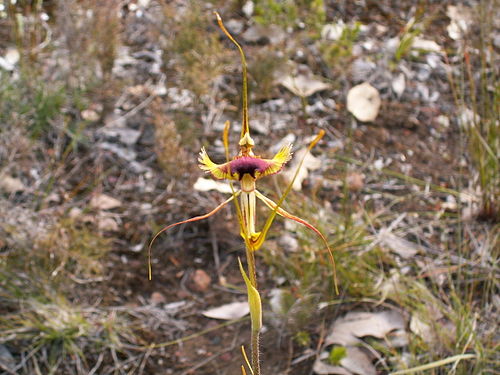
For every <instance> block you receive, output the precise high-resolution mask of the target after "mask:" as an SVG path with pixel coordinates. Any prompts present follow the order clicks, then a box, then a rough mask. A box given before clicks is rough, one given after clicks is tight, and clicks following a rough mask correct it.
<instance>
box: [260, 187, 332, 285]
mask: <svg viewBox="0 0 500 375" xmlns="http://www.w3.org/2000/svg"><path fill="white" fill-rule="evenodd" d="M255 195H256V197H257V198H259V199H260V200H261V201H262V202H264V204H265V205H266V206H267V207H269V208H270V209H271V210H276V213H277V214H278V215H280V216H282V217H284V218H286V219H291V220H293V221H296V222H297V223H299V224H302V225H304V226H305V227H307V228H309V229H311V230H312V231H313V232H314V233H316V234H317V235H318V236H319V237H320V238H321V240H322V241H323V243H324V244H325V246H326V248H327V250H328V257H329V258H330V262H331V263H332V267H333V281H334V285H335V293H337V294H339V288H338V282H337V266H336V264H335V258H334V257H333V252H332V249H331V248H330V245H329V244H328V241H327V240H326V237H325V236H324V235H323V233H321V232H320V231H319V229H317V228H316V227H315V226H314V225H312V224H311V223H309V222H307V221H306V220H304V219H301V218H300V217H298V216H295V215H292V214H291V213H289V212H288V211H286V210H284V209H283V208H281V207H278V205H277V204H276V203H275V202H274V201H273V200H271V199H269V198H268V197H266V196H265V195H264V194H262V193H260V192H259V191H257V190H255Z"/></svg>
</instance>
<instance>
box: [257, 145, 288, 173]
mask: <svg viewBox="0 0 500 375" xmlns="http://www.w3.org/2000/svg"><path fill="white" fill-rule="evenodd" d="M291 158H292V145H291V144H288V145H286V146H283V147H282V148H281V149H280V150H279V151H278V153H277V154H276V155H274V157H273V158H272V159H264V161H265V162H267V163H269V166H268V167H267V168H266V169H265V170H264V171H263V172H258V175H256V177H257V178H258V177H264V176H269V175H270V174H274V173H278V172H279V171H281V169H282V168H283V166H284V165H285V164H286V163H287V162H288V161H289V160H290V159H291Z"/></svg>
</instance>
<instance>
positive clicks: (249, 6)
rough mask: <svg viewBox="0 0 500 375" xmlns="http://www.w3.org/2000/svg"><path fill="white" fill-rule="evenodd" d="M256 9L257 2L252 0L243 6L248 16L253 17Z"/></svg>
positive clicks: (244, 12)
mask: <svg viewBox="0 0 500 375" xmlns="http://www.w3.org/2000/svg"><path fill="white" fill-rule="evenodd" d="M254 9H255V4H254V3H253V1H251V0H248V1H247V2H246V3H245V4H244V5H243V7H242V8H241V10H242V11H243V14H244V15H245V17H246V18H250V17H252V15H253V11H254Z"/></svg>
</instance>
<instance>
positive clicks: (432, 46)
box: [411, 37, 442, 53]
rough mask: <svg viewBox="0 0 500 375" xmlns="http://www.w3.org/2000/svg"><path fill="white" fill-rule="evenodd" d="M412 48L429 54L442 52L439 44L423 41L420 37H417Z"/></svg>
mask: <svg viewBox="0 0 500 375" xmlns="http://www.w3.org/2000/svg"><path fill="white" fill-rule="evenodd" d="M411 47H412V48H414V49H422V50H425V51H429V52H438V53H440V52H442V48H441V46H440V45H439V44H437V43H436V42H435V41H433V40H428V39H422V38H419V37H415V38H414V39H413V43H412V45H411Z"/></svg>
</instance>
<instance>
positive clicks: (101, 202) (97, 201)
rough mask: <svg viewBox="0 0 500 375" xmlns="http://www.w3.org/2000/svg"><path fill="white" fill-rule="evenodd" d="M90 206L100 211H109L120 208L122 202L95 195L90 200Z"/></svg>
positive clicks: (102, 195) (103, 195) (106, 196)
mask: <svg viewBox="0 0 500 375" xmlns="http://www.w3.org/2000/svg"><path fill="white" fill-rule="evenodd" d="M90 205H91V206H92V207H93V208H98V209H100V210H111V209H113V208H117V207H120V206H121V205H122V202H121V201H119V200H118V199H116V198H113V197H111V196H109V195H106V194H97V195H94V196H93V197H92V199H91V200H90Z"/></svg>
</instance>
